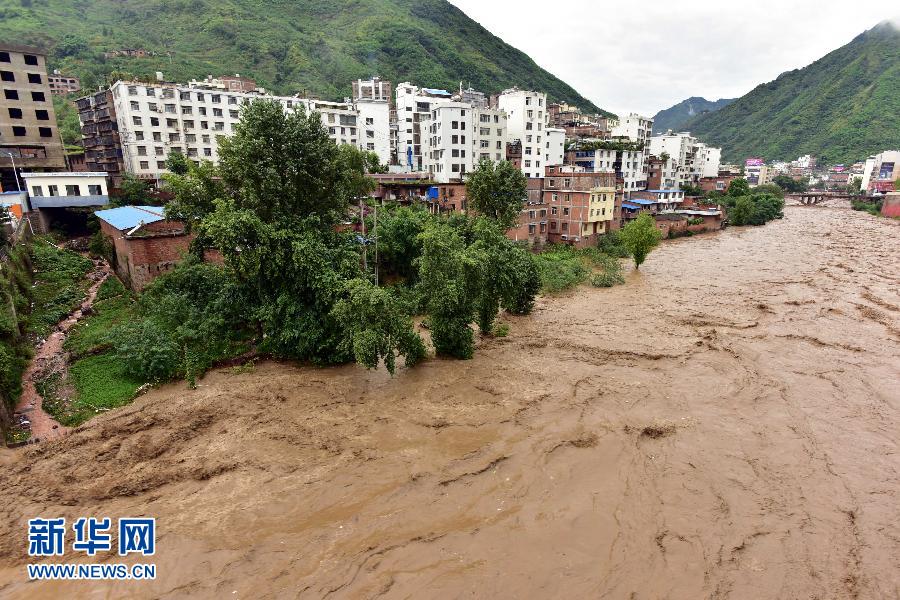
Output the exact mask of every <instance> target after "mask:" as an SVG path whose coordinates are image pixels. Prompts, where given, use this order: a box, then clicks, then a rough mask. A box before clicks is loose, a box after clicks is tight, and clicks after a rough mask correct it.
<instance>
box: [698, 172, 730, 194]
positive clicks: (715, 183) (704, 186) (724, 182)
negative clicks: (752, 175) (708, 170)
mask: <svg viewBox="0 0 900 600" xmlns="http://www.w3.org/2000/svg"><path fill="white" fill-rule="evenodd" d="M738 177H740V175H733V174H731V173H728V172H719V175H718V176H716V177H701V178H700V181H698V182H697V184H698V185H699V186H700V189H701V190H703V191H704V192H707V193H709V192H722V193H723V194H724V193H725V191H726V190H728V186H729V185H731V182H732V181H734V180H735V179H737V178H738Z"/></svg>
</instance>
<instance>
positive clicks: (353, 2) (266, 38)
mask: <svg viewBox="0 0 900 600" xmlns="http://www.w3.org/2000/svg"><path fill="white" fill-rule="evenodd" d="M0 39H6V40H10V41H12V40H15V42H16V43H20V44H32V45H38V46H42V47H44V48H48V49H50V51H51V54H50V59H49V66H50V68H55V69H60V70H63V71H65V72H69V73H73V74H75V75H78V76H80V77H81V78H82V85H83V87H84V88H86V89H87V88H95V87H96V86H97V85H100V84H103V83H106V81H107V77H108V75H109V73H110V72H119V73H118V74H121V73H128V74H132V75H135V76H138V77H152V76H153V75H154V73H155V72H156V71H162V72H163V73H164V74H165V76H166V78H167V79H169V80H174V81H187V80H189V79H191V78H198V79H200V78H203V77H206V76H207V75H224V74H233V73H240V74H241V75H246V76H249V77H253V78H254V79H256V80H257V82H258V83H259V84H260V85H262V86H264V87H266V88H267V89H271V90H272V91H275V92H278V93H295V92H298V91H299V92H306V93H311V94H315V95H318V96H319V97H322V98H326V99H342V98H343V97H345V96H349V95H350V81H351V80H353V79H356V78H359V77H364V78H365V77H370V76H372V75H380V76H382V77H384V78H387V79H389V80H390V81H392V82H393V83H395V84H396V83H399V82H402V81H411V82H413V83H416V84H418V85H422V86H426V87H438V88H446V89H455V88H457V87H458V86H459V82H460V81H463V82H464V83H465V84H466V85H468V84H471V85H472V86H473V87H475V88H476V89H480V90H481V91H483V92H487V93H490V92H498V91H501V90H503V89H505V88H507V87H510V86H513V85H518V86H519V87H523V88H530V89H536V90H541V91H545V92H547V94H548V95H549V97H550V98H551V99H553V100H554V101H556V100H562V101H567V102H570V103H572V104H575V105H577V106H579V107H581V108H582V109H583V110H588V111H600V109H598V108H597V107H596V106H595V105H594V104H593V103H592V102H591V101H589V100H588V99H586V98H585V97H583V96H581V95H580V94H578V92H576V91H575V90H574V89H572V87H571V86H569V85H568V84H566V83H565V82H563V81H561V80H559V79H557V78H556V77H555V76H553V75H552V74H551V73H548V72H547V71H545V70H544V69H542V68H541V67H539V66H538V65H537V64H536V63H535V62H534V61H533V60H531V58H529V57H528V55H526V54H525V53H523V52H520V51H519V50H517V49H515V48H513V47H512V46H510V45H508V44H506V43H505V42H504V41H503V40H501V39H500V38H498V37H496V36H494V35H493V34H491V33H490V32H489V31H488V30H486V29H485V28H484V27H482V26H481V25H479V24H478V23H476V22H475V21H473V20H472V19H470V18H469V17H467V16H466V15H465V13H463V12H462V11H461V10H459V9H458V8H456V7H455V6H453V5H452V4H450V3H449V2H446V1H445V0H16V1H10V0H0ZM123 48H132V49H144V50H148V51H150V52H153V53H155V54H154V55H153V56H149V57H145V58H134V57H115V58H105V57H104V54H103V53H104V52H105V51H106V52H108V51H111V50H118V49H123ZM600 112H603V111H600Z"/></svg>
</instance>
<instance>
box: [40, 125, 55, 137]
mask: <svg viewBox="0 0 900 600" xmlns="http://www.w3.org/2000/svg"><path fill="white" fill-rule="evenodd" d="M38 133H40V135H41V137H53V130H52V129H50V128H49V127H38Z"/></svg>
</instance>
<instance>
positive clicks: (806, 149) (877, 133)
mask: <svg viewBox="0 0 900 600" xmlns="http://www.w3.org/2000/svg"><path fill="white" fill-rule="evenodd" d="M685 127H686V128H688V129H690V130H691V132H692V133H694V134H696V135H698V136H699V137H700V138H701V139H702V140H703V141H705V142H708V143H711V144H714V145H721V146H722V151H723V155H724V157H725V158H726V159H728V160H740V159H742V158H744V157H747V156H762V157H764V158H766V159H792V158H796V157H797V156H799V155H803V154H812V155H814V156H818V157H819V159H820V162H825V163H832V164H833V163H841V162H852V161H857V160H862V159H865V158H866V156H868V155H870V154H873V153H876V152H879V151H881V150H885V149H892V148H900V30H898V29H897V28H896V27H895V26H894V25H892V24H890V23H888V22H884V23H881V24H880V25H878V26H877V27H873V28H872V29H870V30H868V31H866V32H865V33H863V34H861V35H859V36H857V37H856V38H855V39H854V40H853V41H852V42H850V43H849V44H847V45H846V46H843V47H841V48H838V49H837V50H835V51H833V52H830V53H829V54H827V55H826V56H824V57H823V58H821V59H819V60H817V61H816V62H814V63H812V64H811V65H809V66H807V67H805V68H803V69H798V70H794V71H790V72H788V73H784V74H782V75H781V76H779V77H778V78H777V79H775V80H774V81H770V82H769V83H764V84H762V85H759V86H757V87H756V89H754V90H753V91H752V92H750V93H749V94H747V95H745V96H742V97H741V98H738V99H737V100H735V101H734V102H733V103H732V104H730V105H728V106H726V107H725V108H723V109H721V110H719V111H716V112H713V113H709V114H705V115H701V116H699V117H697V118H696V119H694V120H693V121H691V122H690V123H688V124H686V125H685Z"/></svg>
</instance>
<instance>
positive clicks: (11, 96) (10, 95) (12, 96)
mask: <svg viewBox="0 0 900 600" xmlns="http://www.w3.org/2000/svg"><path fill="white" fill-rule="evenodd" d="M3 95H4V96H6V99H7V100H18V99H19V92H17V91H16V90H3Z"/></svg>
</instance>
